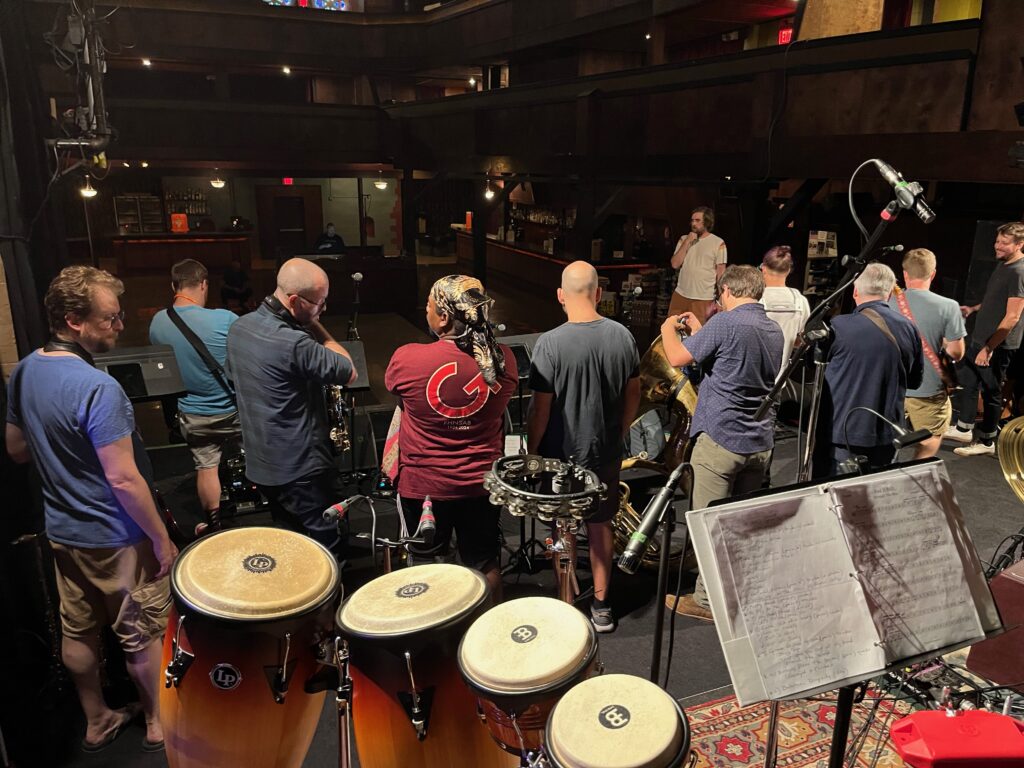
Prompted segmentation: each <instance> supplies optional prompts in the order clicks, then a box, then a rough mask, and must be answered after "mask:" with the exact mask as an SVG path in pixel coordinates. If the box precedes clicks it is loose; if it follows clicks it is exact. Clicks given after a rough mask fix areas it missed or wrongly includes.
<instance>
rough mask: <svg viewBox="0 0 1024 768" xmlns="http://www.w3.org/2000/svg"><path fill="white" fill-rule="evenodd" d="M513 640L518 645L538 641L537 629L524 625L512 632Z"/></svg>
mask: <svg viewBox="0 0 1024 768" xmlns="http://www.w3.org/2000/svg"><path fill="white" fill-rule="evenodd" d="M512 639H513V640H514V641H515V642H517V643H528V642H530V641H531V640H536V639H537V628H536V627H531V626H530V625H529V624H523V625H522V626H519V627H516V628H515V629H513V630H512Z"/></svg>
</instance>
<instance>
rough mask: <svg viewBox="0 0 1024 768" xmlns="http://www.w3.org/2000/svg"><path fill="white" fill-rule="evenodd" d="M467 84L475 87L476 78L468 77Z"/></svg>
mask: <svg viewBox="0 0 1024 768" xmlns="http://www.w3.org/2000/svg"><path fill="white" fill-rule="evenodd" d="M469 84H470V86H471V87H473V88H476V78H475V77H471V78H469Z"/></svg>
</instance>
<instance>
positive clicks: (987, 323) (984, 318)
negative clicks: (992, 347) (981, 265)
mask: <svg viewBox="0 0 1024 768" xmlns="http://www.w3.org/2000/svg"><path fill="white" fill-rule="evenodd" d="M1022 297H1024V259H1018V260H1017V261H1015V262H1013V263H1012V264H1004V263H1002V262H1000V263H999V264H998V265H996V269H995V272H993V273H992V276H991V277H990V278H989V279H988V285H987V286H986V287H985V298H983V299H982V300H981V309H979V310H978V316H977V318H978V319H977V320H975V322H974V330H973V331H971V341H973V342H976V343H977V344H984V343H985V342H986V341H988V340H989V339H990V338H991V337H992V334H993V333H995V332H996V328H998V327H999V321H1000V320H1002V319H1003V317H1004V316H1005V315H1006V301H1007V299H1013V298H1022ZM1022 335H1024V325H1022V324H1021V323H1020V322H1018V323H1017V325H1015V326H1014V328H1013V330H1012V331H1010V335H1009V336H1007V337H1006V340H1005V341H1004V342H1003V343H1002V346H1003V347H1005V348H1006V349H1017V347H1019V346H1020V340H1021V336H1022Z"/></svg>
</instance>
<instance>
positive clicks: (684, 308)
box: [668, 206, 728, 322]
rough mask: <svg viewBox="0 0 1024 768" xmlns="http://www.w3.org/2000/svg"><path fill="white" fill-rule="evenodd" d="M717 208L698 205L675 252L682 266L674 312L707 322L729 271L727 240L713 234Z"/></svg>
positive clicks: (676, 262) (677, 265)
mask: <svg viewBox="0 0 1024 768" xmlns="http://www.w3.org/2000/svg"><path fill="white" fill-rule="evenodd" d="M714 227H715V212H714V211H712V210H711V209H710V208H707V207H703V206H702V207H700V208H694V210H693V213H691V214H690V231H689V233H688V234H686V235H684V236H683V237H681V238H679V242H678V243H676V249H675V251H674V252H673V253H672V269H678V270H679V280H678V282H677V283H676V290H675V292H673V294H672V302H671V303H670V304H669V309H668V313H669V315H670V316H672V315H679V314H682V313H683V312H692V313H693V314H694V315H696V316H697V319H698V320H700V321H701V322H704V320H705V319H707V316H708V313H709V312H710V311H711V308H712V307H713V306H714V303H715V285H717V284H718V279H719V278H720V277H721V276H722V273H723V272H725V265H726V262H727V260H728V259H727V253H726V248H725V242H724V241H723V240H722V238H720V237H718V236H717V235H713V234H711V230H712V229H714Z"/></svg>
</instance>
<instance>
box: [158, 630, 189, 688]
mask: <svg viewBox="0 0 1024 768" xmlns="http://www.w3.org/2000/svg"><path fill="white" fill-rule="evenodd" d="M184 624H185V617H184V616H179V617H178V626H177V628H176V629H175V630H174V641H173V642H172V643H171V660H170V662H169V663H168V664H167V669H166V670H165V671H164V688H170V687H171V686H172V685H173V686H174V687H175V688H177V687H178V684H179V683H180V682H181V680H182V678H183V677H185V673H186V672H188V668H189V667H191V666H192V662H193V661H195V660H196V656H195V654H194V653H189V652H188V651H186V650H185V649H184V648H182V647H181V628H182V626H183V625H184Z"/></svg>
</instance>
